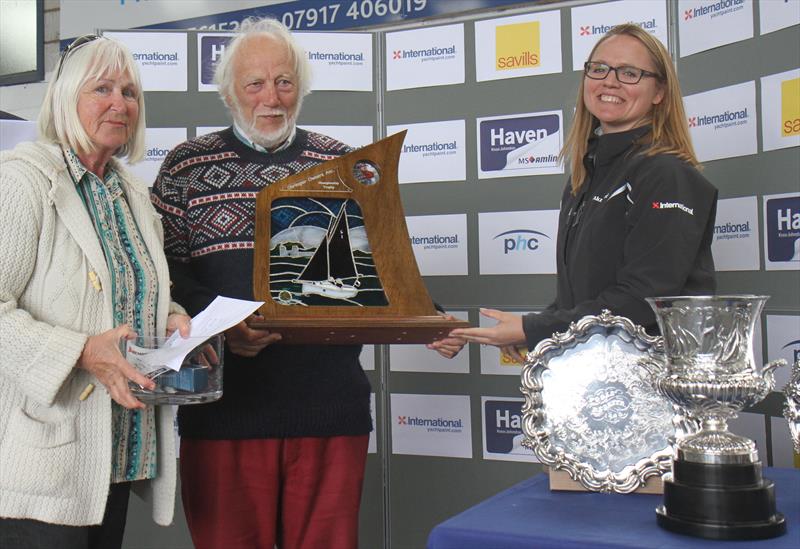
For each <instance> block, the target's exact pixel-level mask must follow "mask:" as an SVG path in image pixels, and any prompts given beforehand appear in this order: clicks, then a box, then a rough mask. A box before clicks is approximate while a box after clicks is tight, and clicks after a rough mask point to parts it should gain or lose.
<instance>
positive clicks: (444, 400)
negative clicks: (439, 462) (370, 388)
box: [391, 394, 472, 458]
mask: <svg viewBox="0 0 800 549" xmlns="http://www.w3.org/2000/svg"><path fill="white" fill-rule="evenodd" d="M391 414H392V415H391V418H392V453H393V454H406V455H413V456H441V457H456V458H471V457H472V422H471V420H470V409H469V396H467V395H409V394H392V395H391Z"/></svg>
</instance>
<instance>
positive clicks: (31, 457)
mask: <svg viewBox="0 0 800 549" xmlns="http://www.w3.org/2000/svg"><path fill="white" fill-rule="evenodd" d="M39 134H40V139H39V141H37V142H34V143H21V144H19V145H18V146H17V147H16V148H14V149H13V150H11V151H5V152H3V153H2V154H0V235H2V238H0V547H3V548H4V549H16V548H26V549H31V548H33V549H38V548H54V547H58V548H59V549H87V548H102V549H106V548H114V547H120V546H121V544H122V537H123V531H124V528H125V518H126V513H127V507H128V495H129V492H130V490H131V488H133V489H134V490H135V491H137V492H139V493H140V494H142V495H143V496H145V497H146V498H147V499H151V500H153V518H154V519H155V521H156V522H157V523H159V524H164V525H166V524H169V523H170V522H171V521H172V516H173V511H174V501H175V480H176V471H175V469H176V463H175V448H174V435H173V419H172V413H171V409H170V407H159V408H155V407H153V406H145V405H144V404H143V403H142V402H141V401H139V400H138V399H137V398H136V397H135V396H134V395H133V393H132V392H131V390H130V388H129V385H128V384H129V382H132V383H135V384H137V385H140V386H142V387H144V388H147V389H152V388H153V387H154V383H153V381H152V380H150V379H148V378H146V377H145V376H143V375H142V374H141V373H139V372H138V371H137V370H136V369H135V368H134V367H133V366H132V365H131V364H130V363H128V362H127V361H126V360H125V359H124V358H123V357H122V355H121V353H120V349H119V344H120V341H121V340H123V339H130V338H132V337H135V336H136V334H138V335H141V336H151V335H163V334H165V333H169V332H172V331H174V330H176V329H178V330H180V331H181V333H182V334H183V335H184V336H185V335H188V331H189V322H188V321H189V319H188V317H187V316H186V315H185V314H183V312H184V311H183V309H181V308H180V307H179V306H178V305H176V304H175V303H173V302H172V301H171V299H170V291H169V270H168V267H167V262H166V259H165V257H164V253H163V248H162V233H161V220H160V218H159V217H158V215H156V212H155V210H154V209H153V207H152V205H151V204H150V197H149V191H148V188H147V186H146V185H145V184H143V183H141V182H140V181H137V180H135V179H134V178H133V177H132V175H131V174H130V172H128V170H127V169H126V168H125V166H124V165H123V164H122V162H120V161H119V160H118V157H123V156H127V157H128V159H129V161H137V160H139V159H141V157H142V155H143V153H144V102H143V98H142V88H141V82H140V78H139V71H138V69H137V67H136V64H135V62H134V60H133V57H132V56H131V54H130V52H129V51H128V49H127V48H126V47H125V46H123V45H122V44H120V43H118V42H116V41H114V40H110V39H107V38H103V37H99V36H94V35H89V36H84V37H81V38H78V39H77V40H75V41H74V42H73V43H72V44H71V45H70V46H69V47H68V48H67V49H66V51H65V52H64V54H63V55H62V57H61V60H60V61H59V64H58V69H57V72H56V75H55V78H54V79H53V80H52V81H51V82H50V84H49V86H48V90H47V94H46V96H45V100H44V104H43V105H42V109H41V112H40V116H39Z"/></svg>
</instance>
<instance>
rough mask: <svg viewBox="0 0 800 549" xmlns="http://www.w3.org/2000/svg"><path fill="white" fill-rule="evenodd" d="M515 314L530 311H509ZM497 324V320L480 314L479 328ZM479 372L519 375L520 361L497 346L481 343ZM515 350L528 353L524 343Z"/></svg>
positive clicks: (520, 369)
mask: <svg viewBox="0 0 800 549" xmlns="http://www.w3.org/2000/svg"><path fill="white" fill-rule="evenodd" d="M510 312H512V313H513V314H515V315H520V316H522V315H527V314H530V313H531V311H510ZM496 324H497V321H496V320H494V319H492V318H487V317H485V316H483V315H481V316H480V321H479V324H478V325H479V326H480V327H481V328H490V327H492V326H494V325H496ZM480 349H481V353H480V355H481V373H482V374H485V375H500V376H519V375H520V373H521V372H522V363H521V362H519V361H517V360H515V359H513V358H512V357H511V356H510V355H507V354H504V353H501V352H500V349H499V348H498V347H495V346H493V345H481V346H480ZM517 350H518V351H519V352H520V354H521V355H522V356H525V355H526V354H527V353H528V348H527V346H526V345H520V346H518V347H517Z"/></svg>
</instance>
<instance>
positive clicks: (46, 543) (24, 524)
mask: <svg viewBox="0 0 800 549" xmlns="http://www.w3.org/2000/svg"><path fill="white" fill-rule="evenodd" d="M130 492H131V483H130V482H121V483H119V484H112V485H111V486H110V487H109V490H108V500H107V501H106V512H105V515H104V516H103V523H102V524H99V525H97V526H66V525H63V524H50V523H47V522H40V521H38V520H32V519H10V518H0V547H2V548H3V549H54V548H56V547H57V548H58V549H119V548H120V547H122V536H123V534H124V533H125V520H126V518H127V515H128V496H129V495H130Z"/></svg>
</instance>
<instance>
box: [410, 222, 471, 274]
mask: <svg viewBox="0 0 800 549" xmlns="http://www.w3.org/2000/svg"><path fill="white" fill-rule="evenodd" d="M406 225H407V226H408V236H409V238H410V240H411V248H412V249H413V250H414V257H415V258H416V260H417V267H419V272H420V274H421V275H422V276H453V275H455V276H459V275H467V274H469V273H468V264H467V216H466V214H450V215H418V216H411V217H406Z"/></svg>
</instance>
